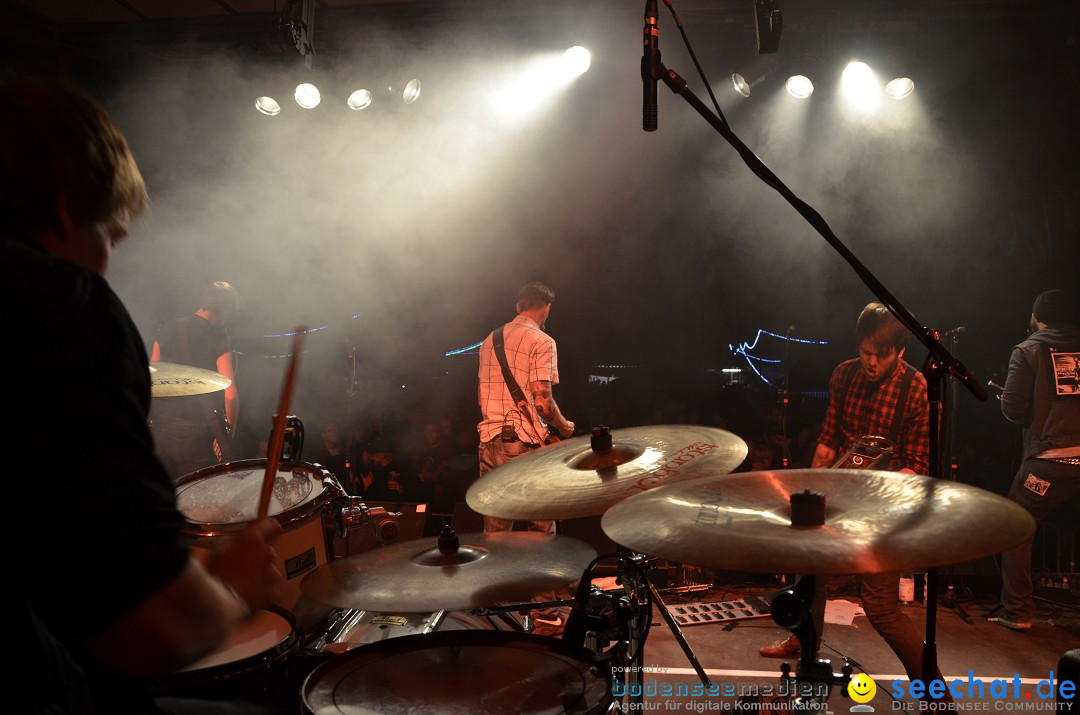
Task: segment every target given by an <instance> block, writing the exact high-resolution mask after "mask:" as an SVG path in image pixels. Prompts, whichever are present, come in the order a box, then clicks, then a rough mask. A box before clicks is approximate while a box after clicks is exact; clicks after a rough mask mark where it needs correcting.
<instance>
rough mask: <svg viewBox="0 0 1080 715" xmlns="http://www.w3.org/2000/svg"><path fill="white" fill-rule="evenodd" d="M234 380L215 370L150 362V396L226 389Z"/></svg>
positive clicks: (199, 393) (198, 393)
mask: <svg viewBox="0 0 1080 715" xmlns="http://www.w3.org/2000/svg"><path fill="white" fill-rule="evenodd" d="M231 384H232V380H230V379H229V378H227V377H225V376H224V375H222V374H221V373H220V372H214V371H213V370H204V369H203V368H201V367H192V366H191V365H180V364H177V363H171V362H152V363H150V396H151V397H183V396H185V395H205V394H206V393H208V392H218V391H219V390H224V389H225V388H226V387H228V386H229V385H231Z"/></svg>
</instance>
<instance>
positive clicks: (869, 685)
mask: <svg viewBox="0 0 1080 715" xmlns="http://www.w3.org/2000/svg"><path fill="white" fill-rule="evenodd" d="M847 692H848V697H850V698H851V699H852V700H854V701H855V702H857V703H868V702H870V701H871V700H873V699H874V694H875V693H876V692H877V683H875V682H874V679H873V678H871V677H870V676H869V675H867V674H866V673H859V674H858V675H856V676H854V677H853V678H852V679H851V682H849V683H848V685H847Z"/></svg>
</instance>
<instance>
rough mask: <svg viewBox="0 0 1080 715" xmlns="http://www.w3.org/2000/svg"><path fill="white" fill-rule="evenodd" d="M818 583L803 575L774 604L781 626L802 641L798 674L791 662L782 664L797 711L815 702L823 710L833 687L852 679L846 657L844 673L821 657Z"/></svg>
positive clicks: (782, 679) (775, 616) (785, 689)
mask: <svg viewBox="0 0 1080 715" xmlns="http://www.w3.org/2000/svg"><path fill="white" fill-rule="evenodd" d="M816 584H817V577H815V576H802V577H800V578H799V579H798V580H797V581H796V582H795V585H794V586H792V587H790V588H786V589H784V590H782V591H780V592H779V593H777V594H776V596H775V597H774V598H773V601H772V604H771V606H770V611H771V613H772V617H773V620H774V621H776V623H777V625H779V626H782V627H784V628H787V629H788V630H789V631H791V632H792V633H794V634H795V637H796V638H797V639H798V640H799V651H800V652H799V661H798V664H797V668H796V671H795V675H794V676H792V675H791V664H790V663H787V662H785V663H782V664H781V665H780V673H781V676H780V681H781V683H784V684H785V685H786V686H787V687H785V688H783V691H784V692H788V693H795V698H794V700H795V704H794V709H795V710H801V709H804V707H800V706H801V705H809V704H810V703H814V704H819V707H813V708H809V709H812V710H821V711H823V710H824V709H825V703H826V702H827V701H828V699H829V692H830V690H831V688H832V686H834V685H838V686H840V687H841V688H846V687H847V684H848V683H849V682H851V673H852V667H851V663H850V662H848V660H847V659H846V658H845V659H844V667H843V669H842V670H841V672H839V673H834V672H833V669H832V662H831V661H829V660H828V659H825V658H818V656H817V633H816V632H815V629H814V619H813V618H812V617H811V616H810V607H811V604H812V602H813V598H814V589H815V586H816ZM819 686H824V687H823V688H822V687H819Z"/></svg>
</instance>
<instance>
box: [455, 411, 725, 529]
mask: <svg viewBox="0 0 1080 715" xmlns="http://www.w3.org/2000/svg"><path fill="white" fill-rule="evenodd" d="M611 441H612V446H611V448H610V449H607V450H594V449H593V447H592V440H591V438H590V437H575V438H573V439H568V440H566V441H564V442H559V443H558V444H555V445H551V446H549V447H544V448H543V449H538V450H536V451H534V452H530V453H528V454H525V455H522V456H521V457H517V458H516V459H514V460H513V461H511V462H508V463H506V464H503V465H501V466H499V467H497V468H495V469H493V470H491V471H490V472H488V473H487V474H485V475H484V476H483V477H481V478H480V479H478V480H477V481H476V482H474V483H473V484H472V486H470V487H469V491H468V492H467V493H466V495H465V500H466V501H467V502H468V503H469V506H470V507H472V508H473V509H475V510H476V511H478V512H480V513H481V514H486V515H488V516H496V517H501V518H504V519H575V518H578V517H583V516H596V515H599V514H603V513H604V511H606V510H607V508H608V507H610V506H611V505H612V504H615V503H616V502H619V501H622V500H623V499H625V498H626V497H628V496H631V495H633V494H637V493H639V492H642V491H644V490H646V489H652V488H654V487H658V486H660V485H662V484H669V483H672V482H681V481H686V480H689V479H697V478H699V477H707V476H713V475H720V474H727V473H728V472H730V471H731V470H732V469H734V468H735V467H737V466H739V464H741V463H742V461H743V459H745V458H746V442H743V441H742V440H741V439H739V437H737V436H736V435H733V434H731V433H730V432H725V431H724V430H721V429H716V428H714V427H697V426H686V425H657V426H653V427H627V428H624V429H615V430H611Z"/></svg>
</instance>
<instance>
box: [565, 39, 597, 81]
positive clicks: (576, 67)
mask: <svg viewBox="0 0 1080 715" xmlns="http://www.w3.org/2000/svg"><path fill="white" fill-rule="evenodd" d="M591 65H592V55H591V54H590V53H589V51H588V50H586V49H585V48H584V47H582V46H581V45H574V46H573V47H571V48H570V49H568V50H567V51H566V52H565V53H563V66H564V67H565V68H566V73H567V74H568V75H570V76H571V77H578V76H580V75H583V74H585V73H586V72H588V71H589V67H590V66H591Z"/></svg>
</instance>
